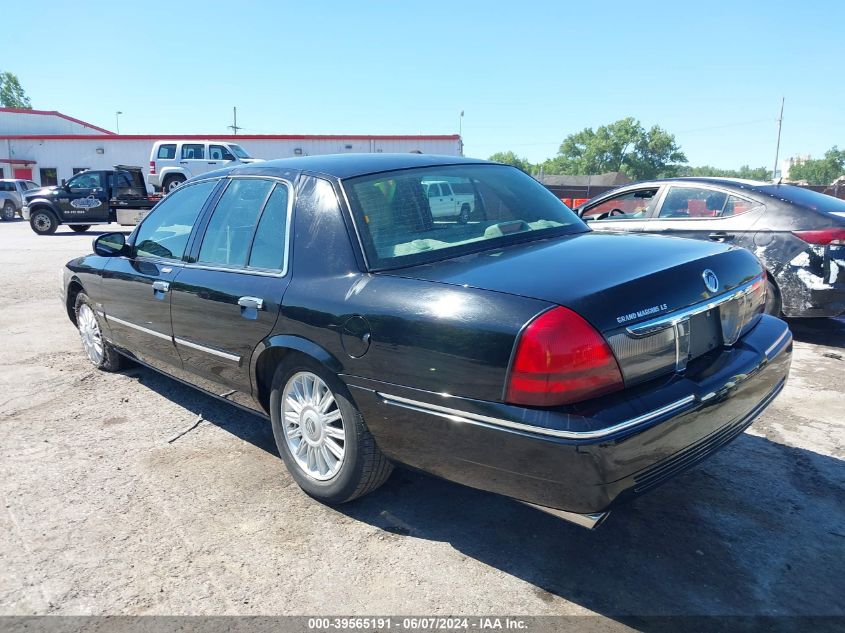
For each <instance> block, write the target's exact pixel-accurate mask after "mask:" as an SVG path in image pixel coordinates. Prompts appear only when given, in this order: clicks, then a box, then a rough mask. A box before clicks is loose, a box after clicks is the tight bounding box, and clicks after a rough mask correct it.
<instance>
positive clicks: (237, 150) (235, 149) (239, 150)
mask: <svg viewBox="0 0 845 633" xmlns="http://www.w3.org/2000/svg"><path fill="white" fill-rule="evenodd" d="M229 149H230V150H232V153H233V154H234V155H235V156H237V157H238V158H252V156H250V155H249V154H247V153H246V152H245V151H244V148H243V147H241V146H240V145H229Z"/></svg>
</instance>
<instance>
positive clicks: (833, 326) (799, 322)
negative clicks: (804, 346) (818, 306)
mask: <svg viewBox="0 0 845 633" xmlns="http://www.w3.org/2000/svg"><path fill="white" fill-rule="evenodd" d="M787 323H789V329H790V330H792V336H793V337H794V338H795V340H796V341H799V342H802V343H814V344H816V345H826V346H827V347H840V348H843V349H845V316H840V317H836V318H830V319H787Z"/></svg>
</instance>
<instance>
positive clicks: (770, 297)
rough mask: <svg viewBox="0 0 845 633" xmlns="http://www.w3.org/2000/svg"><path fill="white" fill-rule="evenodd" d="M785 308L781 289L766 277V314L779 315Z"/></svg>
mask: <svg viewBox="0 0 845 633" xmlns="http://www.w3.org/2000/svg"><path fill="white" fill-rule="evenodd" d="M782 310H783V303H782V302H781V299H780V291H779V290H778V288H777V286H775V284H773V283H772V282H771V280H770V279H769V278H768V275H767V277H766V314H771V315H772V316H776V317H779V316H780V315H781V313H782Z"/></svg>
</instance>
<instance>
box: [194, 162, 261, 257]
mask: <svg viewBox="0 0 845 633" xmlns="http://www.w3.org/2000/svg"><path fill="white" fill-rule="evenodd" d="M272 188H273V181H271V180H259V179H255V178H236V179H234V180H232V181H231V182H230V183H229V186H228V187H226V191H225V192H224V193H223V196H222V197H221V198H220V202H218V203H217V206H216V207H215V209H214V213H213V214H212V216H211V220H210V221H209V223H208V228H206V230H205V237H204V238H203V240H202V246H201V247H200V253H199V257H198V258H197V261H199V262H202V263H205V264H222V265H224V266H245V265H246V260H247V255H248V254H249V248H250V246H251V245H252V237H253V234H254V233H255V226H256V224H258V217H259V215H260V214H261V210H262V209H263V208H264V204H265V203H266V202H267V197H268V196H269V195H270V190H271V189H272Z"/></svg>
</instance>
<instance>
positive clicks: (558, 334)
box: [505, 307, 623, 406]
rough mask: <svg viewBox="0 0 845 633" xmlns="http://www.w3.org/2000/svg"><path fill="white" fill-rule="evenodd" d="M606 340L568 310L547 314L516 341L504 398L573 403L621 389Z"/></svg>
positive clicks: (520, 401) (529, 402)
mask: <svg viewBox="0 0 845 633" xmlns="http://www.w3.org/2000/svg"><path fill="white" fill-rule="evenodd" d="M622 387H623V381H622V374H621V372H620V371H619V365H618V364H617V362H616V358H615V357H614V355H613V352H612V351H611V350H610V346H608V344H607V342H606V341H605V340H604V338H602V336H601V334H599V333H598V332H597V331H596V330H595V329H594V328H593V327H592V326H591V325H590V324H589V323H587V322H586V321H585V320H584V319H583V318H581V317H580V316H579V315H578V314H576V313H575V312H573V311H572V310H569V309H568V308H563V307H558V308H553V309H551V310H548V311H547V312H544V313H542V314H541V315H539V316H538V317H537V318H535V319H534V320H533V321H531V322H530V323H529V324H528V326H527V327H526V328H525V329H524V330H523V332H522V334H521V336H520V337H519V341H517V344H516V353H515V354H514V358H513V363H512V365H511V372H510V375H509V376H508V386H507V392H506V396H505V400H506V401H507V402H509V403H511V404H523V405H533V406H554V405H562V404H571V403H573V402H579V401H581V400H587V399H589V398H594V397H596V396H600V395H602V394H606V393H610V392H611V391H617V390H619V389H622Z"/></svg>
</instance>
